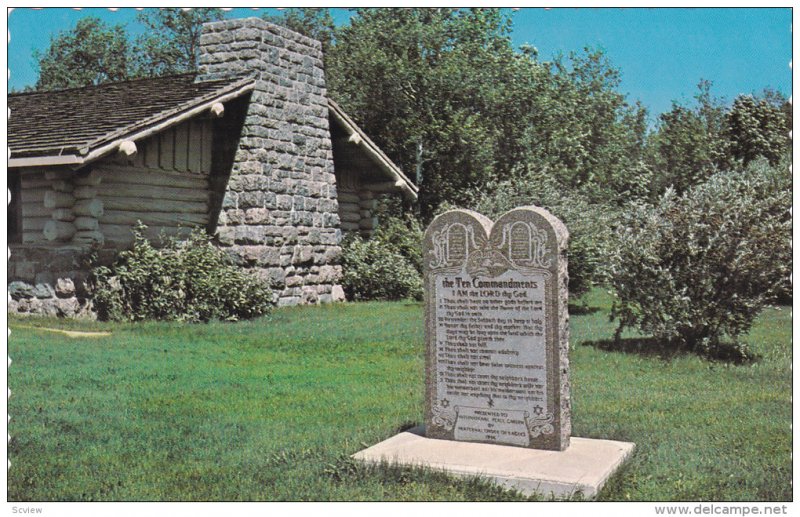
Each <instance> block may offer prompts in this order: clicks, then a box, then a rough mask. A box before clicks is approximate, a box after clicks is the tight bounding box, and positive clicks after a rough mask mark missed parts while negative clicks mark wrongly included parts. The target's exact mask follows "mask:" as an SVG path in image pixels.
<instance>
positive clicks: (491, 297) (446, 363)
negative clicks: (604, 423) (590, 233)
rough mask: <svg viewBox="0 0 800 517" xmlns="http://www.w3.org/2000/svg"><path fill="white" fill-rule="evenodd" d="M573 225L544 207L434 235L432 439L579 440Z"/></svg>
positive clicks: (457, 222) (468, 216)
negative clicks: (572, 364)
mask: <svg viewBox="0 0 800 517" xmlns="http://www.w3.org/2000/svg"><path fill="white" fill-rule="evenodd" d="M567 238H568V232H567V229H566V227H565V226H564V225H563V224H562V223H561V221H559V220H558V219H556V218H555V217H553V216H552V215H551V214H550V213H549V212H547V211H546V210H544V209H541V208H538V207H533V206H531V207H522V208H517V209H514V210H511V211H510V212H507V213H505V214H504V215H503V216H501V217H500V218H499V219H498V220H497V221H496V222H495V223H494V224H492V222H491V221H490V220H489V219H487V218H486V217H484V216H482V215H480V214H478V213H476V212H471V211H468V210H452V211H449V212H447V213H445V214H442V215H441V216H439V217H437V218H436V219H435V220H434V221H433V222H432V223H431V224H430V226H429V227H428V229H427V231H426V232H425V237H424V241H423V249H424V251H425V254H424V260H425V288H426V289H425V293H426V302H425V306H426V313H425V315H426V340H427V358H426V367H427V376H426V378H427V383H426V388H427V389H426V392H427V396H426V408H425V409H426V411H425V426H426V436H428V437H431V438H439V439H446V440H458V441H471V442H486V443H497V444H505V445H515V446H520V447H530V448H535V449H550V450H564V449H566V448H567V447H568V446H569V438H570V430H571V427H570V405H569V360H568V357H567V354H568V351H569V336H568V334H569V326H568V315H567V257H566V251H567Z"/></svg>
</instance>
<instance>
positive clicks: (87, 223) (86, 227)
mask: <svg viewBox="0 0 800 517" xmlns="http://www.w3.org/2000/svg"><path fill="white" fill-rule="evenodd" d="M73 224H74V225H75V228H77V229H78V232H79V233H80V232H82V231H90V232H92V231H97V230H99V229H100V222H99V221H98V220H97V219H96V218H94V217H77V218H75V221H73Z"/></svg>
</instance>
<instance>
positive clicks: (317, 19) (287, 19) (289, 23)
mask: <svg viewBox="0 0 800 517" xmlns="http://www.w3.org/2000/svg"><path fill="white" fill-rule="evenodd" d="M263 18H264V19H265V20H267V21H268V22H272V23H275V24H278V25H282V26H284V27H286V28H287V29H291V30H293V31H295V32H299V33H300V34H303V35H304V36H308V37H309V38H313V39H315V40H317V41H319V42H321V43H322V49H323V52H327V50H328V48H330V46H331V44H332V43H333V38H334V30H335V25H334V23H333V16H331V11H330V9H328V8H327V7H322V8H318V7H294V8H291V9H284V10H283V11H281V14H279V15H277V16H276V15H272V14H269V13H266V14H264V16H263Z"/></svg>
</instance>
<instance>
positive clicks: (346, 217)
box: [339, 212, 361, 223]
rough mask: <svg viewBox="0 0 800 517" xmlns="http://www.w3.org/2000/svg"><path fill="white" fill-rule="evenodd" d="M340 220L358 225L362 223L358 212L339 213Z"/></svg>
mask: <svg viewBox="0 0 800 517" xmlns="http://www.w3.org/2000/svg"><path fill="white" fill-rule="evenodd" d="M339 219H341V220H342V221H346V222H348V223H357V222H359V221H361V215H360V214H359V213H358V212H339Z"/></svg>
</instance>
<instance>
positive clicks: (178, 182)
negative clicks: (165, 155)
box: [101, 165, 208, 189]
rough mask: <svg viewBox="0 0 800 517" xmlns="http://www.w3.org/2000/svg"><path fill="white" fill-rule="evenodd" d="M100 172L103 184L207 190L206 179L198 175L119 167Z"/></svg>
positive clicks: (109, 167)
mask: <svg viewBox="0 0 800 517" xmlns="http://www.w3.org/2000/svg"><path fill="white" fill-rule="evenodd" d="M101 172H102V175H103V183H107V182H108V183H125V184H131V185H154V186H163V187H180V188H198V189H199V188H208V177H207V176H202V175H199V174H180V173H177V172H170V171H164V170H160V169H156V170H153V169H146V168H143V167H119V166H114V165H108V166H104V167H103V168H102V169H101Z"/></svg>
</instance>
